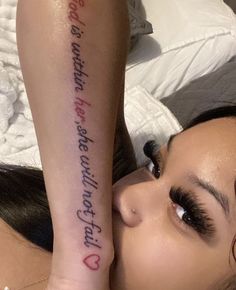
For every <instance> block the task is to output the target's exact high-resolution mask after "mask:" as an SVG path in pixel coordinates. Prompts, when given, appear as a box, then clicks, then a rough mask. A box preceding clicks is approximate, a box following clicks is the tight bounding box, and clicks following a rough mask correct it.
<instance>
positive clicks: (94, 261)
mask: <svg viewBox="0 0 236 290" xmlns="http://www.w3.org/2000/svg"><path fill="white" fill-rule="evenodd" d="M100 260H101V258H100V256H98V255H96V254H92V255H89V256H88V257H86V258H85V259H84V260H83V262H84V264H85V265H86V266H87V267H88V268H89V269H90V270H93V271H97V270H98V269H99V267H100V265H99V261H100Z"/></svg>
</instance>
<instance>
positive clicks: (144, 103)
mask: <svg viewBox="0 0 236 290" xmlns="http://www.w3.org/2000/svg"><path fill="white" fill-rule="evenodd" d="M127 1H128V6H129V14H130V23H131V41H130V43H131V45H130V52H129V55H128V59H127V66H126V82H125V118H126V122H127V127H128V130H129V132H130V135H131V139H132V143H133V146H134V149H135V154H136V159H137V163H138V165H139V166H141V165H143V164H144V162H145V161H146V159H145V156H144V155H143V153H142V147H143V144H144V143H145V141H147V139H156V140H157V141H158V143H160V144H163V143H164V142H165V141H166V140H167V138H168V137H169V136H170V135H171V134H173V133H176V132H178V131H180V130H181V129H182V126H183V125H184V124H185V123H184V122H186V120H188V119H190V118H191V117H192V116H193V112H195V114H196V113H197V112H198V111H201V110H204V109H205V108H208V107H209V106H210V107H211V106H213V105H214V104H216V103H217V104H219V102H223V101H222V99H220V98H217V99H216V100H214V98H213V99H212V98H210V97H209V98H205V99H204V102H203V101H201V98H200V97H199V94H197V90H198V92H199V86H201V78H204V77H210V78H211V81H212V78H213V77H212V75H211V74H214V73H218V74H217V77H218V78H219V75H222V74H224V73H225V70H224V69H223V70H222V71H220V72H219V70H221V69H222V68H223V67H224V66H226V65H228V63H229V62H230V66H231V69H228V70H227V72H228V75H229V77H228V78H224V80H223V81H222V82H223V83H224V86H225V87H226V86H227V85H228V83H229V84H231V91H230V93H228V94H225V96H224V97H225V98H226V99H227V98H229V95H230V96H231V99H230V102H231V103H232V102H235V96H236V87H235V86H232V75H233V74H235V73H236V70H234V69H233V68H232V66H233V67H234V68H235V67H236V60H235V59H234V58H233V57H234V56H235V55H236V16H235V14H234V11H233V9H235V7H233V6H232V7H230V6H229V5H232V4H233V5H235V4H234V1H230V0H229V1H228V4H229V5H227V4H226V3H224V2H223V1H220V0H198V1H196V0H178V1H175V0H165V1H162V0H143V1H142V2H141V0H127ZM16 5H17V0H0V161H1V162H5V163H13V164H20V165H31V166H36V167H39V168H42V165H41V160H40V154H39V148H38V143H37V138H36V134H35V129H34V124H33V119H32V114H31V110H30V107H29V103H28V99H27V95H26V92H25V86H24V82H23V77H22V72H21V69H20V64H19V59H18V52H17V46H16V28H15V17H16ZM214 76H215V75H214ZM215 77H216V76H215ZM199 80H200V81H199ZM197 81H199V83H197V84H196V82H197ZM193 84H194V90H195V91H194V92H195V93H196V94H195V98H191V97H188V96H189V95H190V96H191V92H192V90H191V88H192V87H191V86H192V85H193ZM207 84H208V79H205V86H206V87H205V89H206V88H207ZM219 88H221V86H220V85H219ZM208 89H209V88H208ZM186 90H187V91H188V93H186ZM189 92H190V93H189ZM215 93H216V91H215ZM183 95H184V96H185V97H183ZM209 95H210V94H209ZM220 95H224V94H222V93H220ZM208 99H211V100H210V103H209V102H208V101H207V100H208ZM190 100H191V101H190ZM176 103H179V104H181V106H180V105H179V106H178V108H179V109H178V110H177V107H176V105H175V104H176ZM199 107H201V110H200V109H199ZM183 120H184V121H183Z"/></svg>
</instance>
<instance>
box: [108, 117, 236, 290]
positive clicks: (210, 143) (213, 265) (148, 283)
mask: <svg viewBox="0 0 236 290" xmlns="http://www.w3.org/2000/svg"><path fill="white" fill-rule="evenodd" d="M167 147H168V146H163V147H161V149H160V150H159V153H158V152H154V158H155V160H156V161H157V162H158V163H159V167H160V168H159V169H160V170H159V169H158V165H156V170H154V169H153V167H154V166H153V165H150V166H149V168H147V167H145V168H141V169H139V170H137V171H134V172H133V173H131V174H129V175H127V176H125V177H124V178H122V179H120V180H119V181H118V182H117V183H116V184H114V186H113V194H114V195H113V206H114V208H117V209H118V212H119V213H118V212H116V211H113V238H114V246H115V252H116V255H117V261H116V262H114V263H113V264H112V267H111V275H110V277H111V289H112V290H144V289H145V290H178V289H179V290H185V289H186V290H189V289H191V290H199V289H201V290H206V289H209V288H210V287H212V285H215V284H214V283H216V282H217V281H220V280H221V279H222V278H224V277H226V276H228V275H229V274H232V273H233V271H235V261H234V259H233V255H232V245H231V244H232V240H233V238H234V235H235V233H236V216H235V215H236V197H235V195H236V193H235V191H236V121H235V119H229V118H221V119H215V120H212V121H208V122H205V123H202V124H200V125H197V126H195V127H193V128H191V129H189V130H186V131H184V132H182V133H180V134H178V135H177V136H175V137H174V139H172V142H171V144H169V148H167ZM158 155H160V156H158ZM159 159H160V161H158V160H159ZM152 169H153V170H152ZM153 172H154V173H153ZM132 209H135V211H136V213H134V212H132ZM229 257H230V258H229ZM229 259H230V260H229Z"/></svg>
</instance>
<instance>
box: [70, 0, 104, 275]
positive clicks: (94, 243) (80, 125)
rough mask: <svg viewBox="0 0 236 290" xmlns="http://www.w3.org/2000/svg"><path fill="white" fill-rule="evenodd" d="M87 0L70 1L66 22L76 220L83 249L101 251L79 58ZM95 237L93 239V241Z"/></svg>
mask: <svg viewBox="0 0 236 290" xmlns="http://www.w3.org/2000/svg"><path fill="white" fill-rule="evenodd" d="M85 2H86V0H70V1H69V4H68V8H69V14H68V19H69V20H70V22H71V26H70V28H71V30H70V32H71V36H72V42H71V51H72V60H73V67H74V72H73V77H74V84H75V101H74V110H75V113H76V120H75V126H76V131H77V136H78V149H79V162H80V165H81V178H82V180H81V181H82V192H83V193H82V198H83V209H78V210H77V213H76V214H77V217H78V219H79V220H80V221H81V222H82V223H84V245H85V246H86V247H88V248H92V247H95V248H102V247H101V245H100V244H99V240H98V234H100V233H101V232H102V229H101V227H100V226H98V225H96V223H95V222H94V217H95V216H96V214H95V211H94V206H93V202H92V197H93V196H94V195H96V194H97V190H98V183H97V181H96V177H95V174H94V173H93V171H92V169H91V160H90V154H89V149H90V146H91V145H92V144H94V141H93V139H92V138H91V136H89V134H88V129H86V123H87V115H86V112H87V111H88V110H89V108H91V107H92V104H91V103H90V101H89V100H88V96H85V94H84V90H85V88H86V84H87V80H88V77H89V76H88V74H87V72H86V63H85V61H84V60H83V58H82V56H81V41H82V39H83V37H84V35H85V29H86V24H85V23H84V22H83V21H82V19H80V15H79V11H81V9H84V7H85ZM95 236H96V237H95ZM100 259H101V258H100V256H99V255H97V254H94V253H92V254H89V255H88V256H87V257H85V258H84V259H83V263H84V264H85V265H86V266H87V267H88V268H89V269H91V270H94V271H96V270H98V269H99V267H100V265H99V262H100Z"/></svg>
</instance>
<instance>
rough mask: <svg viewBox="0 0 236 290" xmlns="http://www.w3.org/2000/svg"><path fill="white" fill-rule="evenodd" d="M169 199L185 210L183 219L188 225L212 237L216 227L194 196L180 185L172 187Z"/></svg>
mask: <svg viewBox="0 0 236 290" xmlns="http://www.w3.org/2000/svg"><path fill="white" fill-rule="evenodd" d="M170 199H171V200H172V201H173V203H176V204H178V205H180V206H181V207H183V209H184V210H185V211H186V214H185V216H184V219H183V221H184V222H185V223H186V224H187V225H188V226H191V227H192V228H193V229H195V230H196V231H197V232H198V233H199V234H200V235H203V236H207V237H212V236H213V235H214V234H215V232H216V229H215V226H214V224H213V221H212V219H211V218H210V217H209V216H208V214H207V213H206V211H205V210H204V209H203V207H202V204H200V203H199V202H198V201H197V199H196V197H194V196H193V195H192V194H190V193H188V192H186V191H185V190H184V189H183V188H181V187H172V188H171V190H170Z"/></svg>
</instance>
